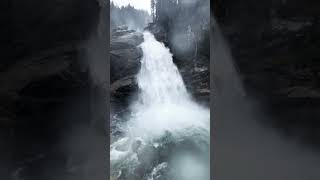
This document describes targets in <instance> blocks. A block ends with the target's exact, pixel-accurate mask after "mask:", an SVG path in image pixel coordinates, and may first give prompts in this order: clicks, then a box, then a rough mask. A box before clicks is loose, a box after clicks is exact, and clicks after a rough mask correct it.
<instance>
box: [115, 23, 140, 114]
mask: <svg viewBox="0 0 320 180" xmlns="http://www.w3.org/2000/svg"><path fill="white" fill-rule="evenodd" d="M142 42H143V34H142V33H139V32H135V31H131V30H127V29H123V28H121V27H119V28H118V29H115V30H114V31H113V33H112V38H111V44H110V49H111V51H110V77H111V79H110V83H111V84H110V86H111V98H112V99H111V103H112V104H113V107H115V108H116V109H118V110H121V109H123V108H124V107H128V104H129V102H130V101H131V100H132V96H134V95H135V93H136V92H137V90H138V86H137V83H136V78H135V76H136V74H137V73H138V72H139V69H140V59H141V58H142V55H143V53H142V50H141V48H140V47H139V45H140V44H141V43H142ZM118 110H115V111H118Z"/></svg>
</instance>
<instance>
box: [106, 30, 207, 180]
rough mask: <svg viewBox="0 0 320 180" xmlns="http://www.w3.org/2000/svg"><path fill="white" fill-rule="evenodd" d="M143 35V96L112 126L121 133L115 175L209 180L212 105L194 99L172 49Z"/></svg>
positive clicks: (115, 145)
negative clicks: (207, 105)
mask: <svg viewBox="0 0 320 180" xmlns="http://www.w3.org/2000/svg"><path fill="white" fill-rule="evenodd" d="M143 35H144V42H143V43H142V44H141V45H140V47H141V49H142V51H143V57H142V59H141V67H140V71H139V73H138V74H137V76H136V80H137V84H138V87H139V92H138V94H137V98H136V99H135V100H134V101H133V102H132V103H131V105H130V107H129V113H127V115H126V116H119V117H121V118H119V119H118V120H117V121H116V124H115V125H112V127H114V128H117V130H118V131H120V132H121V135H117V136H116V135H114V134H113V135H111V142H112V144H111V145H110V165H111V169H110V174H111V177H112V178H114V179H123V180H127V179H130V180H160V179H161V180H164V179H168V180H169V179H170V180H209V179H210V158H209V157H210V112H209V109H207V108H206V107H202V106H200V105H198V104H196V103H195V102H194V101H193V100H192V97H191V96H190V95H189V93H188V92H187V89H186V87H185V84H184V82H183V80H182V77H181V75H180V73H179V70H178V68H177V67H176V65H175V64H174V63H173V59H172V54H171V53H170V50H169V49H168V48H167V47H165V46H164V44H163V43H161V42H158V41H157V40H156V39H155V37H154V36H153V35H152V34H151V33H149V32H144V33H143Z"/></svg>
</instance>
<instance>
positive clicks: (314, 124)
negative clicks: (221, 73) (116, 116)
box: [214, 0, 320, 145]
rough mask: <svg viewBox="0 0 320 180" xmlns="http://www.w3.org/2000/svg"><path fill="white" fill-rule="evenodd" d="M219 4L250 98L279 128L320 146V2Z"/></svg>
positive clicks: (243, 0)
mask: <svg viewBox="0 0 320 180" xmlns="http://www.w3.org/2000/svg"><path fill="white" fill-rule="evenodd" d="M214 5H215V13H214V14H215V15H216V18H217V19H218V22H219V23H220V25H221V27H222V31H223V33H224V34H225V36H226V37H227V39H228V41H229V44H230V45H231V48H232V52H233V56H234V59H235V63H236V64H237V66H238V68H239V71H240V74H241V78H242V80H243V82H244V85H245V87H246V89H247V91H248V94H250V95H253V96H255V98H257V99H258V100H259V101H262V102H263V103H265V104H266V107H267V109H268V110H269V111H268V112H269V113H270V114H272V115H274V116H275V118H274V122H273V123H274V124H275V125H276V127H280V128H282V129H283V130H285V132H286V133H287V134H289V135H293V136H297V137H299V138H300V137H304V139H306V140H307V141H310V142H311V143H314V144H318V145H319V144H320V142H319V136H320V134H319V133H318V131H317V130H316V129H318V128H319V127H320V124H319V121H318V120H319V118H320V114H319V112H320V111H319V110H320V101H319V100H320V99H319V94H320V87H319V80H320V76H319V70H320V69H319V68H320V61H319V59H320V53H319V50H320V38H319V32H320V21H319V18H320V11H319V6H320V3H319V1H315V0H311V1H297V0H285V1H263V2H261V1H259V2H258V1H254V0H241V1H237V0H225V1H216V3H215V4H214Z"/></svg>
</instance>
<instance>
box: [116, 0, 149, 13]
mask: <svg viewBox="0 0 320 180" xmlns="http://www.w3.org/2000/svg"><path fill="white" fill-rule="evenodd" d="M111 1H112V2H113V3H114V4H115V5H117V6H120V7H121V6H126V5H128V4H129V3H130V5H131V6H133V7H134V8H136V9H143V10H146V11H148V12H149V13H150V12H151V2H150V0H111Z"/></svg>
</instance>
